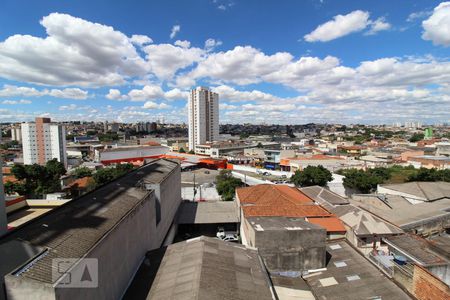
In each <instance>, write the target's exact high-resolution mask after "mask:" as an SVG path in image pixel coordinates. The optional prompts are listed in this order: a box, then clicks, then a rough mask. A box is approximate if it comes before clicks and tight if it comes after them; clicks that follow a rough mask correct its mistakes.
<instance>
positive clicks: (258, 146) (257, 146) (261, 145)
mask: <svg viewBox="0 0 450 300" xmlns="http://www.w3.org/2000/svg"><path fill="white" fill-rule="evenodd" d="M263 147H264V146H263V144H261V142H259V143H258V145H256V148H263Z"/></svg>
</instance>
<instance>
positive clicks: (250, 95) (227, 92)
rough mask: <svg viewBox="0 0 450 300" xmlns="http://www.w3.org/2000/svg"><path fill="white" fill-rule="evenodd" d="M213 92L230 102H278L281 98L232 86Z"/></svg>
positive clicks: (214, 89) (224, 86)
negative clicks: (240, 89)
mask: <svg viewBox="0 0 450 300" xmlns="http://www.w3.org/2000/svg"><path fill="white" fill-rule="evenodd" d="M212 90H213V91H214V92H216V93H218V94H219V97H220V99H221V100H222V99H224V100H228V101H230V102H248V101H257V102H260V101H276V100H280V98H279V97H276V96H274V95H271V94H268V93H264V92H261V91H258V90H253V91H239V90H236V89H234V88H232V87H230V86H226V85H220V86H217V87H214V88H212Z"/></svg>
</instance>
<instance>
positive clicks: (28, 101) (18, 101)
mask: <svg viewBox="0 0 450 300" xmlns="http://www.w3.org/2000/svg"><path fill="white" fill-rule="evenodd" d="M31 103H32V102H31V101H30V100H25V99H21V100H3V101H2V104H8V105H17V104H31Z"/></svg>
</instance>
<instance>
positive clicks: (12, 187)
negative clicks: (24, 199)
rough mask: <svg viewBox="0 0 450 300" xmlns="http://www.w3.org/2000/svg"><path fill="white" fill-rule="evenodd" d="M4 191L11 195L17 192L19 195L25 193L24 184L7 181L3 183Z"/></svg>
mask: <svg viewBox="0 0 450 300" xmlns="http://www.w3.org/2000/svg"><path fill="white" fill-rule="evenodd" d="M5 193H6V194H7V195H12V194H14V193H17V194H19V195H21V196H23V195H26V189H25V185H24V184H22V183H19V182H7V183H5Z"/></svg>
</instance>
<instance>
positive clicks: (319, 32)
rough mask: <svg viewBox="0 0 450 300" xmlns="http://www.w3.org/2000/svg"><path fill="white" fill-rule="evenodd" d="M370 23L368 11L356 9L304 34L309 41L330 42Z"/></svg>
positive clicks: (359, 29)
mask: <svg viewBox="0 0 450 300" xmlns="http://www.w3.org/2000/svg"><path fill="white" fill-rule="evenodd" d="M368 23H369V13H368V12H367V11H361V10H355V11H352V12H351V13H349V14H347V15H337V16H334V17H333V20H331V21H328V22H326V23H324V24H322V25H319V26H318V27H317V28H316V29H314V30H313V31H312V32H311V33H308V34H307V35H305V36H304V38H305V41H307V42H328V41H331V40H334V39H337V38H340V37H342V36H345V35H348V34H350V33H352V32H357V31H361V30H363V29H365V28H366V27H367V25H368Z"/></svg>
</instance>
